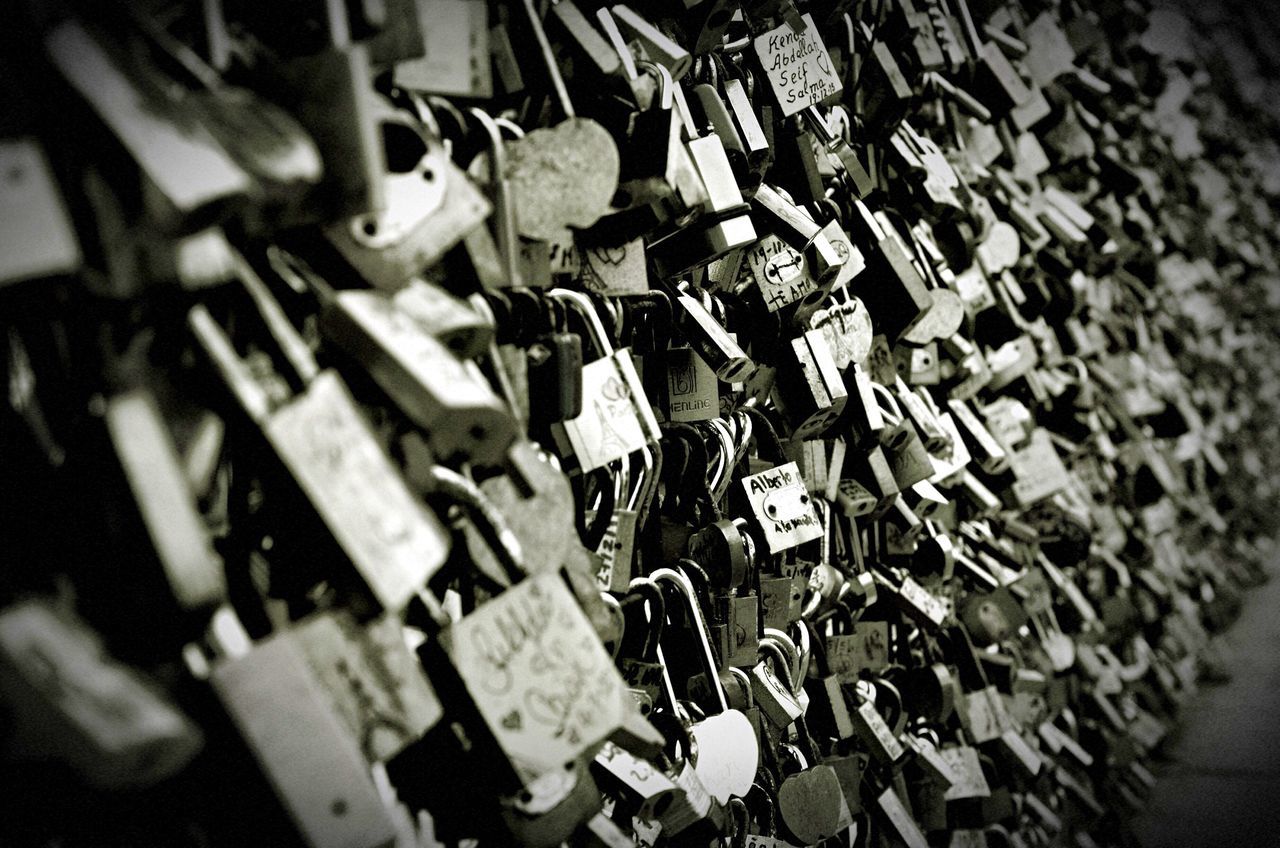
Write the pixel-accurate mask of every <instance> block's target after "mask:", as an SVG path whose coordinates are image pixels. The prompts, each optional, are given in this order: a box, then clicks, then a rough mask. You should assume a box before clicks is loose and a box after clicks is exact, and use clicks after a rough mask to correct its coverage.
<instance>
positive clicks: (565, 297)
mask: <svg viewBox="0 0 1280 848" xmlns="http://www.w3.org/2000/svg"><path fill="white" fill-rule="evenodd" d="M547 297H549V298H551V299H552V300H555V301H559V302H561V303H563V304H564V305H566V306H569V307H571V308H576V309H577V311H578V314H579V315H580V316H582V319H583V321H584V322H585V325H586V328H587V333H588V334H589V335H590V336H591V343H592V344H594V345H595V348H596V350H597V351H598V352H599V353H600V357H599V358H600V359H604V358H605V357H608V356H612V355H613V353H614V350H613V342H611V341H610V340H609V334H608V331H606V330H605V328H604V322H603V321H602V320H600V313H598V312H596V307H595V304H594V303H592V302H591V299H590V298H589V297H587V296H586V295H585V294H583V293H582V292H576V291H570V290H569V289H550V290H549V291H548V292H547Z"/></svg>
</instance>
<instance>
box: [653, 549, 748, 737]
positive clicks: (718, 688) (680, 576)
mask: <svg viewBox="0 0 1280 848" xmlns="http://www.w3.org/2000/svg"><path fill="white" fill-rule="evenodd" d="M649 579H651V580H652V581H653V582H655V583H658V584H662V583H665V584H668V585H670V586H672V587H674V588H675V590H676V593H677V594H679V595H681V596H682V597H683V598H684V601H685V607H686V609H685V612H686V613H687V614H688V616H689V620H690V621H691V622H692V623H693V625H694V627H693V630H694V637H695V638H694V641H695V642H697V643H698V649H699V650H698V654H699V660H700V661H701V663H702V667H703V674H704V675H705V676H706V678H707V682H708V683H709V684H710V687H711V692H712V694H713V695H714V696H715V700H716V703H717V704H719V706H720V712H722V713H723V712H727V711H728V710H729V701H728V699H727V698H726V697H725V694H724V687H723V686H722V685H721V683H720V677H719V674H718V672H717V663H716V658H715V655H714V654H713V653H712V652H711V637H710V632H709V630H708V629H707V622H706V620H705V619H704V618H703V617H702V607H701V605H700V604H699V603H698V597H697V595H696V593H695V592H694V588H693V583H692V582H691V581H690V580H689V577H688V576H687V575H686V574H685V573H684V572H683V571H680V570H677V569H674V568H658V569H654V571H653V572H652V573H651V574H650V575H649Z"/></svg>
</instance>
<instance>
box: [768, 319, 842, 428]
mask: <svg viewBox="0 0 1280 848" xmlns="http://www.w3.org/2000/svg"><path fill="white" fill-rule="evenodd" d="M778 372H779V379H778V382H777V383H776V384H775V385H774V393H775V394H774V396H775V399H776V400H777V402H778V403H777V405H778V407H780V408H781V410H782V411H783V413H784V414H785V415H786V416H787V419H788V421H789V422H790V423H791V425H792V430H791V437H792V438H793V439H812V438H817V437H819V436H821V435H822V434H823V433H824V432H825V431H826V430H827V429H828V428H829V427H831V425H832V424H833V423H834V422H835V421H836V420H838V419H839V417H840V414H841V413H842V412H843V411H844V407H845V404H846V402H847V394H846V392H845V385H844V379H843V378H842V377H841V375H840V372H839V370H838V369H837V367H836V364H835V360H834V359H833V358H832V356H831V349H830V347H828V345H827V340H826V336H824V335H823V334H822V332H821V331H819V330H809V331H807V332H805V333H804V334H802V335H801V336H800V337H799V338H795V339H791V340H790V344H789V346H788V348H787V350H786V352H785V354H784V356H783V359H782V360H781V361H780V362H779V365H778Z"/></svg>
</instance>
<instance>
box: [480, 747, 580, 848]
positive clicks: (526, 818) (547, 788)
mask: <svg viewBox="0 0 1280 848" xmlns="http://www.w3.org/2000/svg"><path fill="white" fill-rule="evenodd" d="M601 802H602V799H601V796H600V790H599V788H598V787H597V786H596V782H595V780H594V778H592V776H591V772H590V771H588V768H587V764H586V763H584V762H582V761H581V760H579V761H577V762H573V763H568V764H566V767H565V768H564V769H562V770H559V771H551V772H547V773H546V774H543V775H541V776H540V777H538V778H536V779H535V780H534V781H533V782H532V784H531V785H529V786H526V787H525V788H524V789H522V790H521V791H520V793H519V794H518V795H517V796H515V797H512V798H509V799H505V800H504V803H503V805H502V817H503V821H504V824H505V825H506V827H507V829H508V830H509V831H510V832H511V835H512V837H514V840H515V842H516V844H519V845H528V846H530V848H555V846H558V845H563V844H564V842H565V840H566V839H567V838H568V837H570V836H572V835H573V834H574V833H575V832H576V831H577V830H578V828H579V827H580V826H582V824H583V823H584V822H586V821H587V820H588V819H590V818H591V817H592V816H594V815H596V814H597V813H598V812H600V806H601Z"/></svg>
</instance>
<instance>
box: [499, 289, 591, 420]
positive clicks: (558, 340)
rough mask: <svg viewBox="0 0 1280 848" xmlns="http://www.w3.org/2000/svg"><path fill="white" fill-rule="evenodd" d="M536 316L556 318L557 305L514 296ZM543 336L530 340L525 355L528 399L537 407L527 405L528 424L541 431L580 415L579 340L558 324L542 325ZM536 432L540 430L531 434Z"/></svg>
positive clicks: (514, 294) (553, 322)
mask: <svg viewBox="0 0 1280 848" xmlns="http://www.w3.org/2000/svg"><path fill="white" fill-rule="evenodd" d="M512 297H513V298H515V297H520V298H521V301H520V302H523V303H525V304H528V305H529V306H531V307H532V308H531V310H530V311H533V312H536V313H537V314H538V315H539V316H544V315H547V314H556V313H558V312H559V309H558V308H557V307H558V304H555V303H554V302H546V303H544V304H538V305H533V304H531V303H529V300H528V299H527V298H528V297H529V296H528V295H517V293H515V292H512ZM545 330H546V331H545V332H542V333H540V334H539V335H537V336H535V337H534V338H533V339H531V341H530V344H529V345H528V347H527V349H526V353H525V361H526V362H527V363H528V384H529V397H530V398H537V399H538V401H539V402H538V403H536V404H535V403H531V404H530V405H529V423H530V425H531V426H533V427H542V426H546V425H550V424H553V423H560V422H564V421H568V420H570V419H573V418H577V417H578V416H579V415H581V414H582V365H583V359H582V338H581V337H580V336H578V335H576V334H574V333H570V332H567V327H565V326H564V325H563V324H562V323H561V322H560V321H559V320H553V321H551V322H548V323H547V324H546V325H545ZM534 432H540V430H534Z"/></svg>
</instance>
